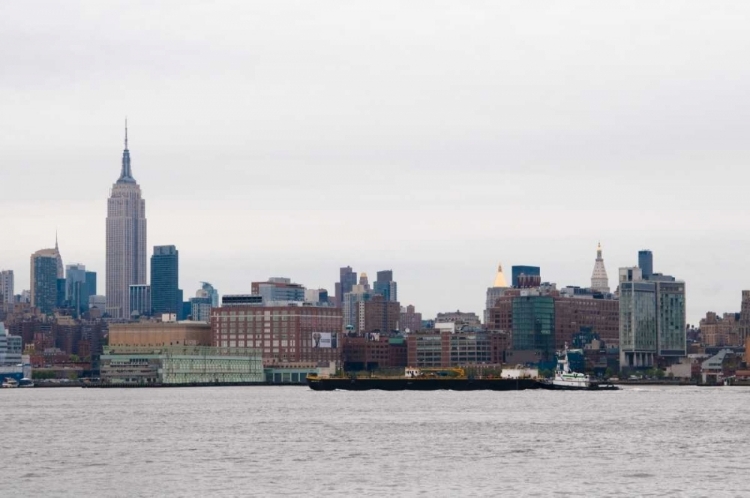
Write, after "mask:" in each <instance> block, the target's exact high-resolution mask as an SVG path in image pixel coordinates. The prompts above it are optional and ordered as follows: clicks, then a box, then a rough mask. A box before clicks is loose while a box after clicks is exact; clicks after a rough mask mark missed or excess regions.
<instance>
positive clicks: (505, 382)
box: [307, 368, 541, 391]
mask: <svg viewBox="0 0 750 498" xmlns="http://www.w3.org/2000/svg"><path fill="white" fill-rule="evenodd" d="M307 385H308V386H310V389H312V390H314V391H335V390H337V389H339V390H342V391H370V390H375V389H378V390H381V391H439V390H450V391H522V390H525V389H539V388H540V387H541V386H540V384H539V382H537V380H536V379H532V378H499V377H498V378H493V377H484V378H474V377H469V376H467V375H466V374H465V373H464V371H463V370H462V369H460V368H451V369H434V370H420V369H414V368H407V369H406V370H405V375H404V376H403V377H401V376H378V375H371V376H364V377H362V376H356V375H349V376H346V375H339V376H331V377H319V376H317V375H309V376H308V377H307Z"/></svg>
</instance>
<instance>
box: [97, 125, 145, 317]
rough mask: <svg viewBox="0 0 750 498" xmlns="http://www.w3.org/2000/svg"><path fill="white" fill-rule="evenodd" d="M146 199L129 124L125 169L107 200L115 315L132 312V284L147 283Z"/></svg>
mask: <svg viewBox="0 0 750 498" xmlns="http://www.w3.org/2000/svg"><path fill="white" fill-rule="evenodd" d="M146 283H147V281H146V201H145V200H143V199H142V198H141V187H140V186H139V185H138V183H136V181H135V178H133V172H132V170H131V168H130V151H129V150H128V127H127V122H126V123H125V150H123V153H122V168H121V170H120V178H118V179H117V181H116V182H115V184H114V185H113V186H112V190H111V191H110V195H109V200H108V201H107V274H106V287H107V290H106V292H107V309H106V312H107V313H108V314H109V315H110V316H112V317H113V318H126V317H128V316H129V312H130V286H131V285H139V284H146Z"/></svg>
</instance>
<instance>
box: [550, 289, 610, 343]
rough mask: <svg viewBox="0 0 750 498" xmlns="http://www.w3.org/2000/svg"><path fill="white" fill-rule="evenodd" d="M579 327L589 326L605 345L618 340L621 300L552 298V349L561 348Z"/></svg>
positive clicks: (570, 340) (569, 340)
mask: <svg viewBox="0 0 750 498" xmlns="http://www.w3.org/2000/svg"><path fill="white" fill-rule="evenodd" d="M581 327H585V328H591V332H592V333H594V334H597V335H598V336H599V339H601V340H602V341H604V342H605V343H606V344H607V347H611V346H616V345H618V344H619V343H620V303H619V301H617V300H615V299H584V298H566V297H561V298H558V299H555V348H556V349H558V350H561V349H562V348H563V347H565V343H566V342H567V343H568V344H569V345H570V344H572V343H573V337H574V336H575V335H576V334H578V333H579V332H580V331H581Z"/></svg>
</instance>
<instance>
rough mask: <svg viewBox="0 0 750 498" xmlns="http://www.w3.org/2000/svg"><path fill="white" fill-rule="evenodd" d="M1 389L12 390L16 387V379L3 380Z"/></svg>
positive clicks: (7, 378)
mask: <svg viewBox="0 0 750 498" xmlns="http://www.w3.org/2000/svg"><path fill="white" fill-rule="evenodd" d="M2 387H3V388H4V389H12V388H14V387H18V381H17V380H16V379H13V378H11V377H6V378H5V380H4V381H3V383H2Z"/></svg>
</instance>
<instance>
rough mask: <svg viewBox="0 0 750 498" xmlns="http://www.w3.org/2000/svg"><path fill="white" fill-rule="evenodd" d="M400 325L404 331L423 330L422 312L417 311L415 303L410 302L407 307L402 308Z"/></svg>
mask: <svg viewBox="0 0 750 498" xmlns="http://www.w3.org/2000/svg"><path fill="white" fill-rule="evenodd" d="M399 327H400V328H401V330H402V331H403V332H406V331H407V330H408V331H409V332H416V331H418V330H422V313H417V311H416V308H414V305H412V304H410V305H409V306H407V307H406V308H403V307H402V308H401V316H400V318H399Z"/></svg>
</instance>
